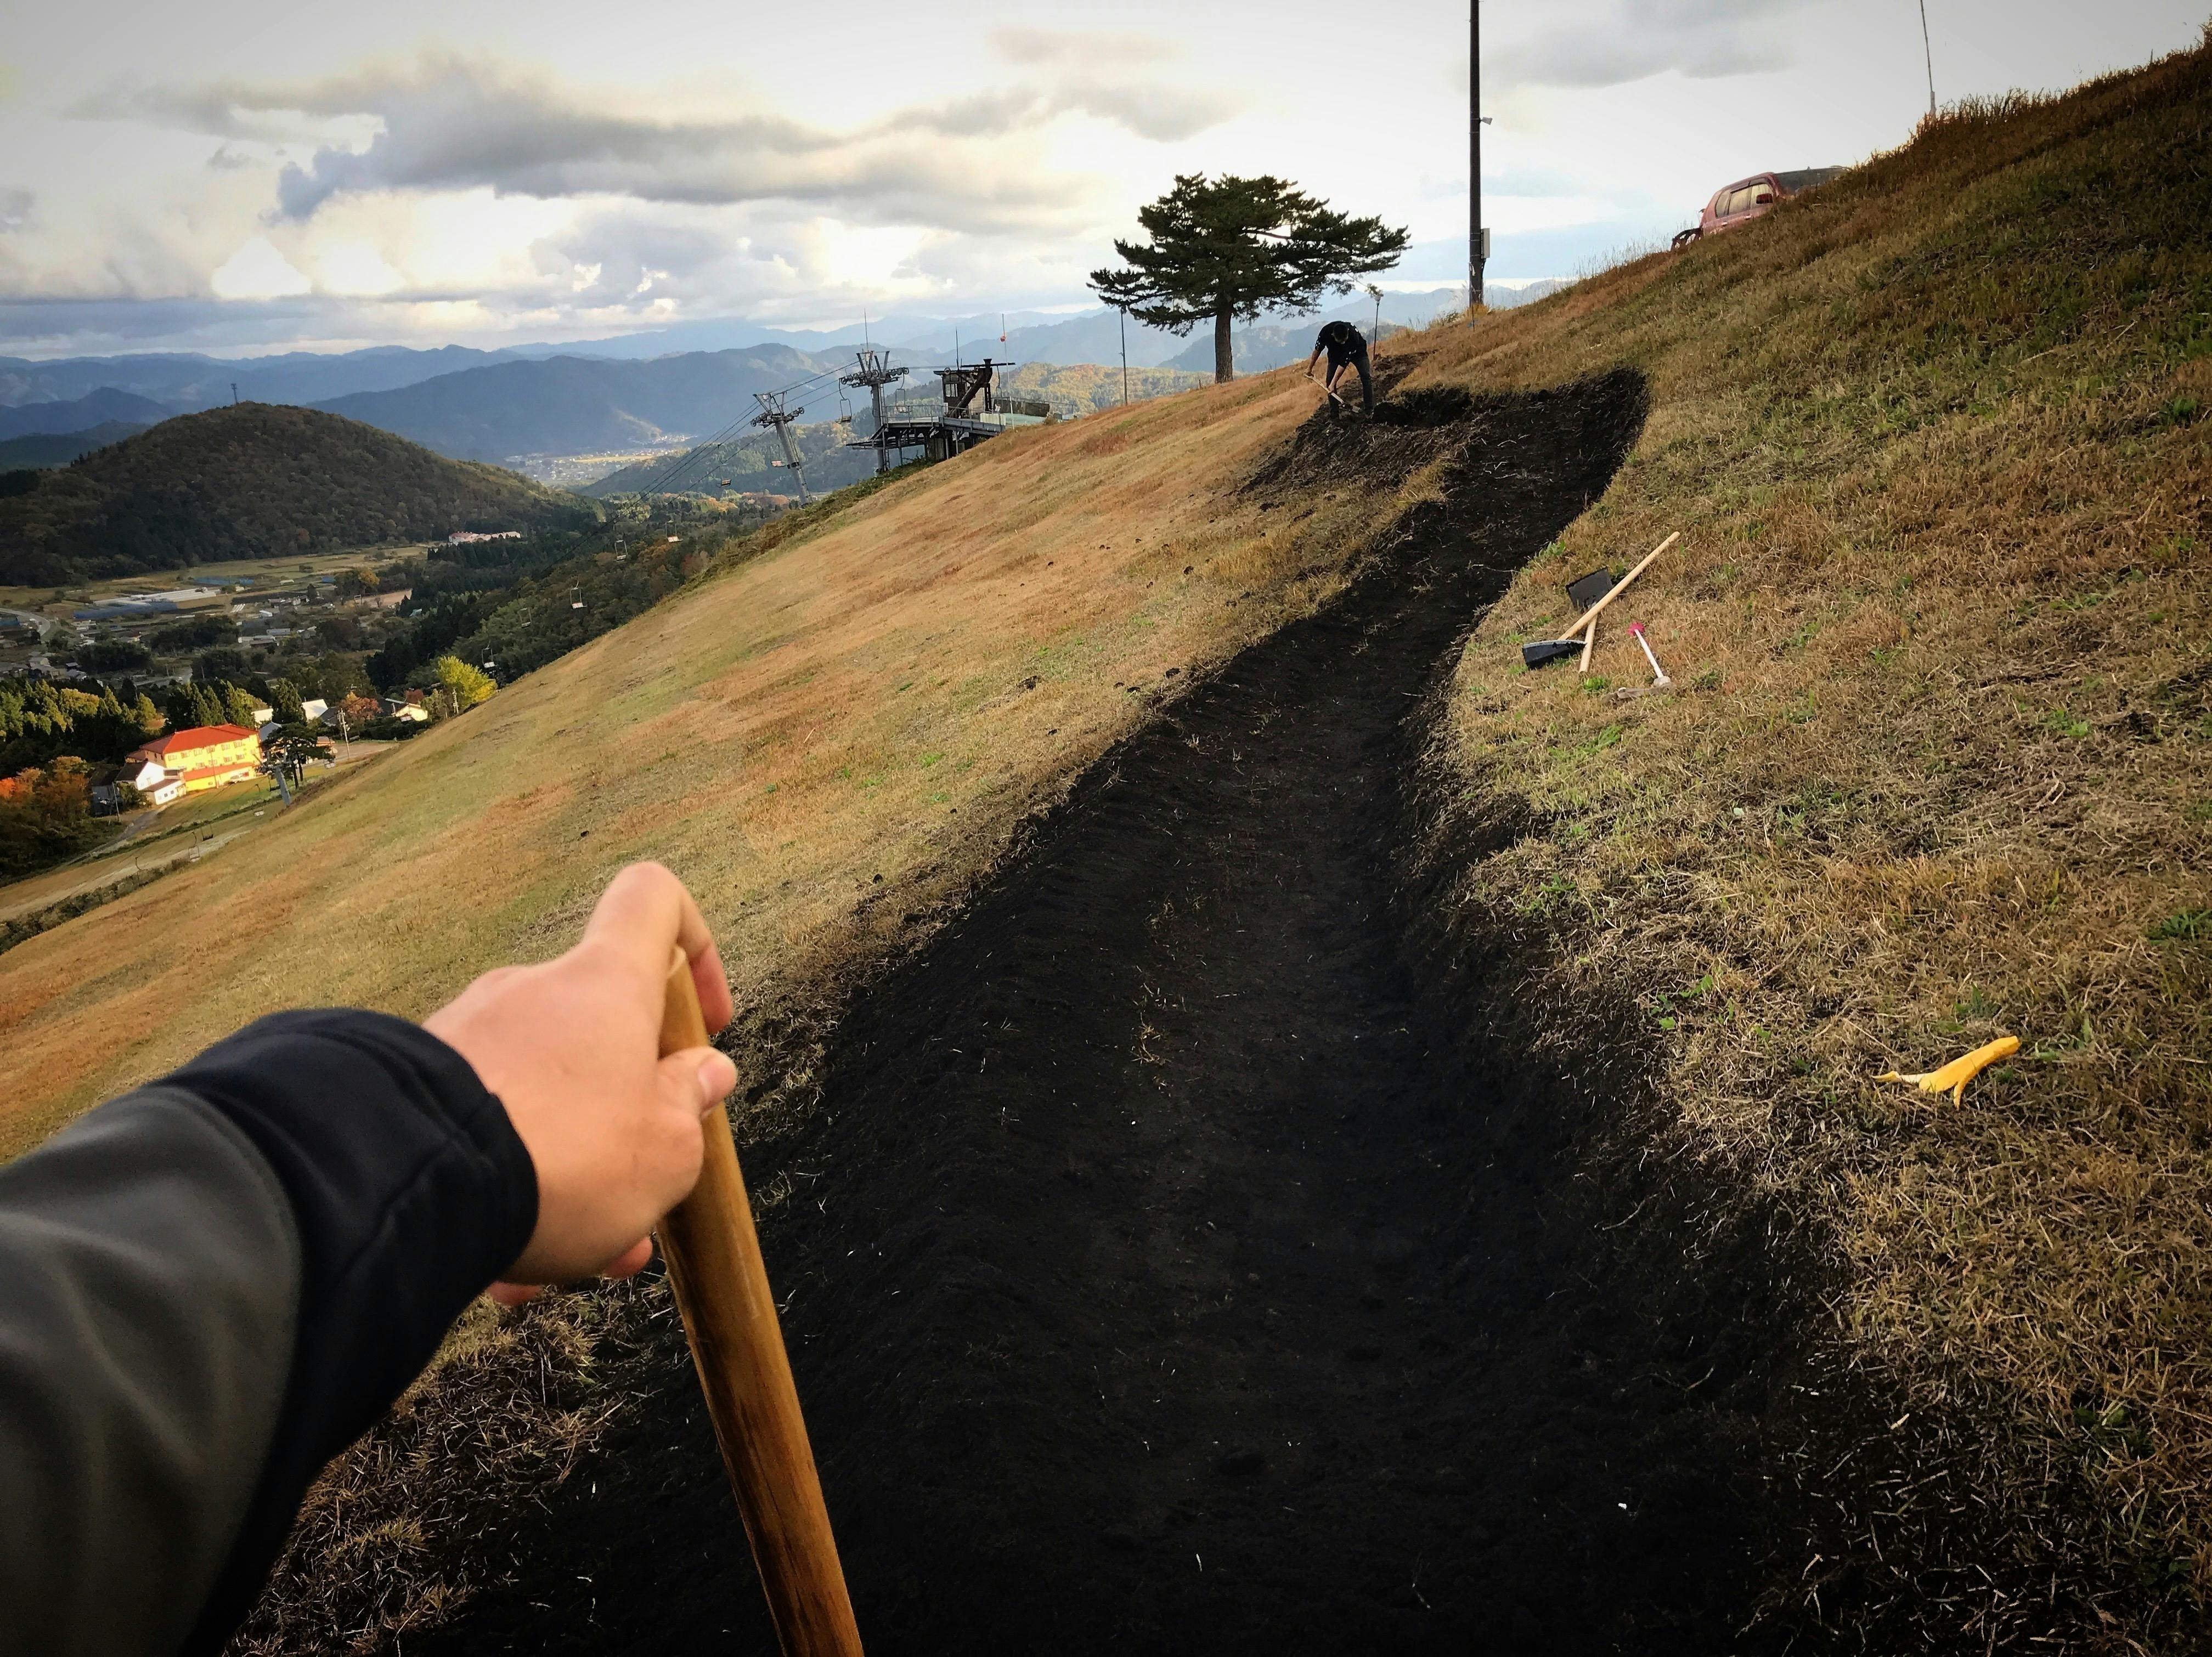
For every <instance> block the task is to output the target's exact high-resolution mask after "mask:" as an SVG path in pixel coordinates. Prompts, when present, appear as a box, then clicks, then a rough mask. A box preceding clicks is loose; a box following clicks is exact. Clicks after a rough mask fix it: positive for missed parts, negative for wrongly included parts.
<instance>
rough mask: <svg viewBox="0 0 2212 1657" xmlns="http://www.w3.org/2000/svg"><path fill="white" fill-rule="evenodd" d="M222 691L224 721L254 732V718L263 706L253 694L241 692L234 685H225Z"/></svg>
mask: <svg viewBox="0 0 2212 1657" xmlns="http://www.w3.org/2000/svg"><path fill="white" fill-rule="evenodd" d="M221 689H222V717H223V721H224V722H225V723H228V724H230V725H244V726H245V727H246V729H247V730H248V731H251V730H252V729H253V728H254V725H255V723H256V721H255V719H254V718H253V716H254V714H255V713H257V712H258V710H259V708H260V707H261V704H260V703H259V702H258V701H255V700H254V698H253V696H252V693H250V692H248V691H245V690H241V689H239V688H238V687H237V686H236V685H234V684H227V685H223V686H222V687H221Z"/></svg>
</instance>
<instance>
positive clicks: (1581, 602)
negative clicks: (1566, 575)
mask: <svg viewBox="0 0 2212 1657" xmlns="http://www.w3.org/2000/svg"><path fill="white" fill-rule="evenodd" d="M1613 585H1614V583H1613V572H1612V571H1611V570H1609V569H1594V570H1592V571H1591V572H1590V573H1589V574H1587V575H1584V576H1582V577H1580V578H1578V579H1577V580H1572V581H1570V582H1568V583H1567V598H1568V601H1569V602H1570V603H1571V604H1573V605H1574V607H1575V608H1576V609H1577V610H1588V609H1589V607H1590V606H1591V605H1592V604H1595V603H1596V602H1597V601H1598V600H1599V599H1601V598H1604V597H1605V595H1606V594H1607V593H1608V592H1612V591H1613Z"/></svg>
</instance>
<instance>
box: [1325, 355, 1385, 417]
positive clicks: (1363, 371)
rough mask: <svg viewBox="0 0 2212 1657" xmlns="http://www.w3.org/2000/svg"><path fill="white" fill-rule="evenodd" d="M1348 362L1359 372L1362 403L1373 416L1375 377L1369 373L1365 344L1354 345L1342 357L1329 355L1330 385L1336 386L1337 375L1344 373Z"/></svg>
mask: <svg viewBox="0 0 2212 1657" xmlns="http://www.w3.org/2000/svg"><path fill="white" fill-rule="evenodd" d="M1347 362H1349V363H1350V364H1351V365H1352V367H1355V368H1357V369H1358V370H1359V397H1360V401H1361V404H1362V405H1363V406H1364V408H1365V409H1366V410H1367V412H1368V413H1369V414H1373V413H1374V412H1375V377H1374V376H1373V375H1372V374H1371V373H1369V372H1368V368H1367V347H1366V346H1365V345H1364V344H1360V345H1354V346H1352V347H1351V348H1350V349H1347V350H1346V351H1345V352H1344V353H1343V354H1342V355H1339V354H1338V353H1336V352H1334V351H1331V352H1330V353H1329V354H1328V383H1329V385H1332V386H1334V385H1335V384H1336V377H1337V375H1339V374H1340V373H1343V372H1344V365H1345V364H1346V363H1347Z"/></svg>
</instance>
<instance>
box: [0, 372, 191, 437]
mask: <svg viewBox="0 0 2212 1657" xmlns="http://www.w3.org/2000/svg"><path fill="white" fill-rule="evenodd" d="M172 412H173V411H172V410H168V409H165V408H163V407H162V406H161V404H158V403H155V402H153V401H151V400H150V399H149V398H143V397H138V396H136V395H134V394H133V393H131V392H130V391H118V390H116V389H115V388H114V387H113V386H112V385H106V386H102V387H101V388H100V390H98V391H89V392H87V393H86V394H85V395H84V396H82V397H80V398H72V399H70V401H68V402H66V403H59V402H56V403H26V404H21V406H19V407H16V408H13V409H0V441H4V440H8V439H9V438H16V437H55V436H60V435H62V434H64V433H75V432H82V431H85V430H87V429H88V428H91V427H94V426H100V425H113V424H116V423H118V422H124V423H128V424H131V425H134V426H150V425H153V424H155V422H158V421H163V420H167V418H168V417H169V416H170V414H171V413H172Z"/></svg>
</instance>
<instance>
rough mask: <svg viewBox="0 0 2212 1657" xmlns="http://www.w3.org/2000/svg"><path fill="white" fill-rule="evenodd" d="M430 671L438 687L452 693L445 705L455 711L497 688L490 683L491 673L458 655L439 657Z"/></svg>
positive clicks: (484, 697) (483, 699)
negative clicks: (449, 700)
mask: <svg viewBox="0 0 2212 1657" xmlns="http://www.w3.org/2000/svg"><path fill="white" fill-rule="evenodd" d="M431 671H432V672H433V673H434V675H435V682H436V683H437V685H438V688H439V689H441V690H447V691H451V692H452V693H453V701H451V702H449V703H448V704H447V706H448V707H450V708H451V709H452V710H453V712H456V713H464V712H465V711H467V710H468V709H470V708H471V707H475V706H476V705H477V703H478V702H480V701H485V700H487V699H488V698H489V696H490V695H491V693H492V692H493V691H495V690H496V689H499V687H498V686H497V685H495V684H494V683H492V678H491V675H489V673H486V672H485V671H483V669H482V668H480V667H471V666H470V665H468V664H467V663H466V662H465V661H463V660H462V659H460V658H459V657H458V656H441V657H439V658H438V660H437V662H436V664H435V666H434V667H433V668H432V670H431Z"/></svg>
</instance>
